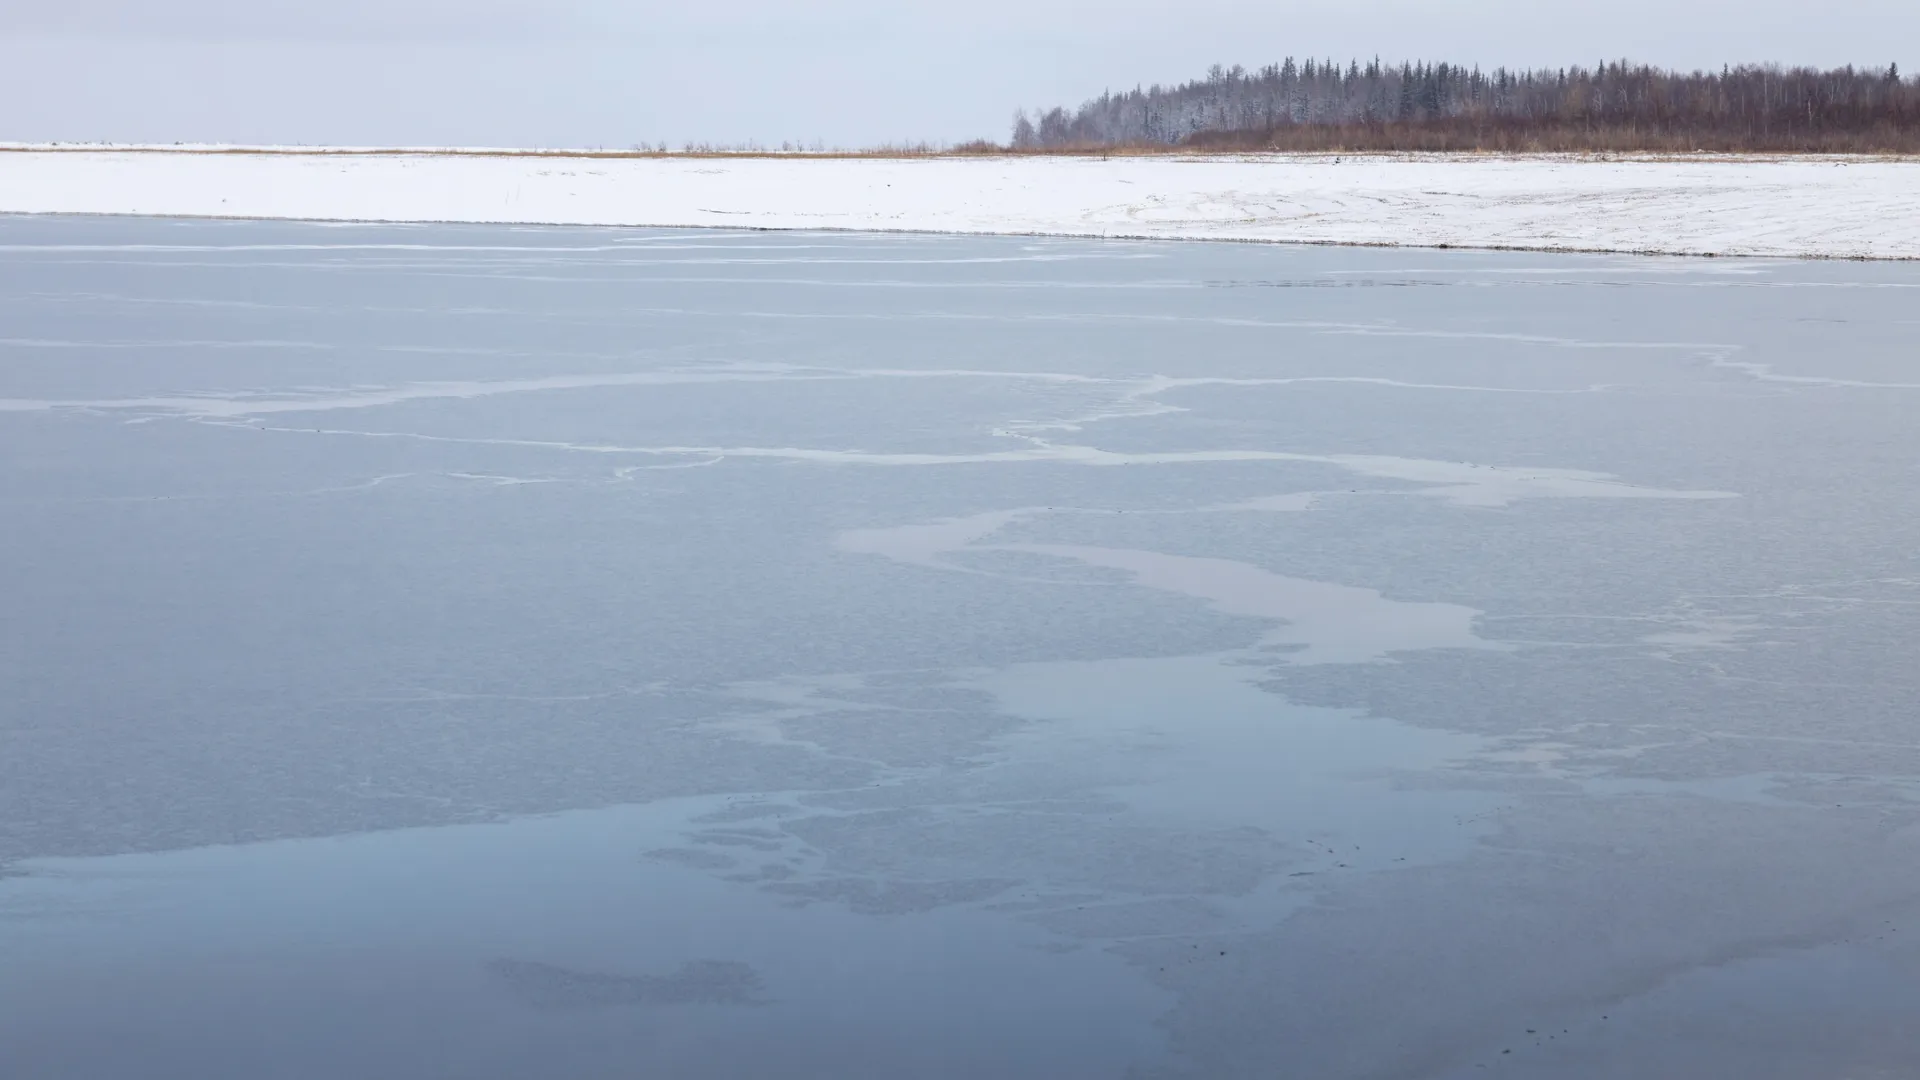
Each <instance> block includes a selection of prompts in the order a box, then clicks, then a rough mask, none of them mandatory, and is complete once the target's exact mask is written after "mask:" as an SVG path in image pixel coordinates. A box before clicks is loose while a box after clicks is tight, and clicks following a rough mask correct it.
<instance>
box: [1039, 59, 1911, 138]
mask: <svg viewBox="0 0 1920 1080" xmlns="http://www.w3.org/2000/svg"><path fill="white" fill-rule="evenodd" d="M1012 145H1013V148H1014V149H1016V150H1030V151H1032V150H1037V151H1047V150H1054V151H1059V150H1087V149H1102V148H1116V147H1135V148H1141V149H1149V148H1156V147H1158V148H1168V147H1191V148H1195V149H1214V150H1260V149H1272V150H1318V151H1339V150H1512V151H1556V150H1560V151H1583V150H1603V151H1604V150H1619V151H1630V150H1649V151H1673V152H1686V151H1693V150H1709V151H1756V152H1789V153H1793V152H1803V153H1804V152H1812V153H1820V152H1829V153H1849V152H1907V153H1913V152H1920V79H1913V78H1902V77H1901V75H1900V71H1899V68H1898V66H1897V65H1889V66H1887V67H1885V68H1882V69H1879V70H1861V69H1856V68H1853V67H1844V68H1835V69H1832V70H1828V71H1821V70H1816V69H1813V68H1804V67H1796V68H1783V67H1780V66H1778V65H1771V64H1768V65H1744V66H1740V67H1727V68H1723V69H1722V70H1720V71H1719V72H1717V73H1715V72H1704V71H1694V72H1677V71H1665V70H1661V69H1658V68H1654V67H1650V66H1648V65H1645V64H1629V63H1626V62H1619V63H1602V64H1600V65H1599V66H1598V67H1594V68H1583V67H1570V68H1560V69H1542V70H1536V71H1513V70H1509V69H1506V68H1495V69H1494V70H1492V71H1482V70H1480V68H1478V67H1472V68H1468V67H1464V66H1460V65H1454V64H1444V63H1434V64H1429V63H1404V64H1400V65H1398V66H1394V65H1391V64H1382V63H1381V62H1380V60H1379V59H1378V58H1375V59H1374V60H1373V61H1372V62H1371V63H1367V64H1362V63H1360V62H1359V61H1357V60H1354V61H1349V62H1348V63H1347V64H1345V65H1344V66H1343V65H1341V64H1339V63H1337V62H1334V61H1314V60H1307V61H1305V62H1304V63H1295V62H1294V60H1293V59H1292V58H1291V57H1289V58H1288V59H1287V60H1286V61H1285V62H1283V63H1279V64H1272V65H1269V66H1267V67H1264V68H1261V69H1259V70H1257V71H1247V70H1246V69H1244V68H1241V67H1237V66H1236V67H1233V68H1222V67H1219V66H1217V65H1216V66H1215V67H1214V68H1213V69H1212V70H1211V71H1209V72H1208V73H1207V77H1206V78H1204V79H1199V80H1196V81H1193V82H1189V83H1184V84H1181V85H1179V86H1170V87H1163V86H1153V87H1149V88H1147V89H1144V90H1143V89H1140V88H1137V87H1136V88H1135V89H1133V90H1131V91H1128V92H1126V93H1121V94H1115V93H1105V94H1102V95H1100V96H1099V97H1097V98H1094V99H1093V100H1091V101H1088V102H1086V103H1085V104H1083V105H1081V106H1080V107H1079V108H1078V109H1075V110H1072V111H1068V110H1066V109H1064V108H1053V109H1048V110H1046V111H1044V112H1041V113H1039V114H1038V115H1037V116H1033V117H1029V116H1028V115H1026V114H1025V113H1024V112H1022V113H1020V114H1017V115H1016V116H1015V118H1014V124H1013V140H1012Z"/></svg>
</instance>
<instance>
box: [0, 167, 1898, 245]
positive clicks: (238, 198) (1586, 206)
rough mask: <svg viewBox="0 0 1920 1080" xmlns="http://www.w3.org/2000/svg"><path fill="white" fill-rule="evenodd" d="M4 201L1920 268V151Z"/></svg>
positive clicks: (410, 182)
mask: <svg viewBox="0 0 1920 1080" xmlns="http://www.w3.org/2000/svg"><path fill="white" fill-rule="evenodd" d="M5 149H6V150H7V152H0V212H11V213H70V214H147V215H167V216H212V217H243V218H303V219H315V220H358V221H458V222H496V223H501V222H504V223H549V224H573V225H648V226H725V227H734V228H739V227H748V228H759V229H857V230H897V231H913V232H947V233H1030V234H1052V235H1070V236H1113V237H1142V238H1185V239H1212V240H1257V241H1276V242H1291V243H1315V244H1378V245H1406V246H1417V247H1442V246H1445V247H1471V248H1529V249H1542V250H1565V251H1619V252H1647V253H1662V254H1689V255H1757V256H1817V257H1828V258H1873V259H1912V258H1920V161H1915V160H1894V159H1867V160H1848V159H1840V158H1798V159H1777V158H1776V159H1766V158H1728V157H1707V156H1704V155H1703V156H1702V157H1700V158H1698V159H1684V160H1676V159H1672V158H1665V159H1654V158H1647V159H1638V160H1636V159H1627V160H1606V161H1602V160H1586V159H1577V158H1569V157H1525V158H1492V157H1488V158H1437V157H1428V156H1413V157H1384V156H1371V157H1351V156H1349V157H1344V158H1332V157H1300V156H1238V157H1204V158H1202V157H1148V158H1143V157H1125V158H1113V159H1105V160H1102V159H1093V158H919V159H914V158H899V159H893V158H792V157H789V158H782V157H777V156H769V157H758V158H752V157H742V158H700V157H680V158H635V157H618V156H593V155H588V154H577V155H567V154H559V153H496V154H486V153H473V152H454V151H420V152H417V153H416V152H409V153H395V154H380V155H364V154H361V155H349V154H342V153H338V152H325V151H315V152H300V153H289V152H284V151H282V152H274V153H260V152H251V153H248V152H226V153H205V152H182V151H154V150H144V151H138V152H134V151H128V150H84V151H76V150H70V149H63V150H57V151H56V150H48V149H45V148H21V147H10V148H5Z"/></svg>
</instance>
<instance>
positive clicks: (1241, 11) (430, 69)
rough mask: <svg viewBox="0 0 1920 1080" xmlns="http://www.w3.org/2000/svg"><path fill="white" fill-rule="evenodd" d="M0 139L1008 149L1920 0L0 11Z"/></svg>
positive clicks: (1662, 50)
mask: <svg viewBox="0 0 1920 1080" xmlns="http://www.w3.org/2000/svg"><path fill="white" fill-rule="evenodd" d="M0 16H3V17H0V139H10V140H13V139H17V140H32V141H82V140H113V141H147V142H174V141H210V142H248V143H260V142H276V143H332V144H360V145H366V144H378V145H403V144H404V145H450V144H458V145H494V146H628V145H632V144H634V143H636V142H642V141H644V142H648V143H653V142H657V141H660V140H666V141H668V142H670V143H673V144H675V145H678V144H680V143H683V142H685V141H688V140H706V141H714V142H740V141H746V140H758V141H760V142H762V143H773V144H777V143H779V142H781V141H782V140H788V139H791V140H796V141H803V142H812V141H814V140H822V141H824V142H826V143H829V144H835V145H846V146H853V145H870V144H874V143H878V142H883V141H908V140H918V139H927V140H935V141H957V140H961V139H966V138H970V137H976V136H986V137H992V138H996V139H998V138H1004V137H1005V134H1006V128H1007V124H1008V118H1009V116H1010V115H1011V113H1012V112H1013V110H1014V109H1015V108H1016V107H1020V106H1029V107H1031V106H1036V105H1049V104H1072V103H1075V102H1078V101H1080V100H1081V99H1083V98H1086V97H1089V96H1092V95H1095V94H1098V93H1099V92H1100V91H1101V90H1102V89H1104V88H1106V87H1110V86H1111V87H1115V88H1120V87H1130V86H1132V85H1133V84H1135V83H1136V82H1138V83H1151V82H1155V81H1163V82H1173V81H1179V80H1182V79H1186V78H1191V77H1195V76H1198V75H1200V74H1202V73H1203V72H1204V71H1205V69H1206V67H1207V65H1209V64H1212V63H1225V64H1234V63H1241V64H1246V65H1247V66H1249V67H1252V66H1256V65H1259V64H1262V63H1266V62H1268V61H1272V60H1277V59H1279V58H1280V57H1282V56H1285V55H1289V54H1291V55H1295V56H1306V55H1314V56H1332V57H1336V58H1341V59H1345V58H1347V57H1351V56H1361V57H1365V56H1371V55H1373V54H1376V53H1377V54H1379V55H1380V56H1382V57H1383V58H1386V59H1388V60H1398V59H1402V58H1408V57H1424V58H1428V59H1436V60H1438V59H1444V60H1448V61H1450V62H1462V63H1480V64H1483V65H1487V66H1493V65H1496V64H1503V63H1504V64H1509V65H1516V66H1536V65H1558V64H1565V63H1574V62H1583V63H1592V62H1593V61H1595V60H1597V59H1599V58H1600V57H1602V56H1605V57H1609V58H1615V57H1621V56H1626V57H1631V58H1634V59H1638V60H1646V61H1649V62H1653V63H1658V64H1663V65H1672V66H1680V67H1696V66H1705V67H1719V66H1720V65H1721V64H1722V63H1726V62H1740V61H1748V60H1778V61H1782V62H1788V63H1812V64H1821V65H1833V64H1845V63H1853V64H1859V65H1872V66H1876V67H1877V66H1884V65H1885V64H1886V63H1888V62H1889V61H1898V62H1900V63H1901V66H1902V68H1904V69H1911V70H1915V71H1920V0H1828V2H1825V3H1821V4H1818V5H1809V4H1807V3H1806V2H1805V0H1611V2H1609V3H1606V4H1597V3H1591V2H1579V3H1568V2H1564V0H1558V2H1550V0H1525V2H1521V0H1450V2H1447V3H1438V2H1434V0H1313V2H1303V0H1157V2H1149V0H971V2H965V0H963V2H953V0H948V2H945V3H940V4H925V5H917V4H913V3H907V2H887V0H808V2H799V0H708V2H705V3H702V2H698V0H679V2H674V3H666V2H661V0H0Z"/></svg>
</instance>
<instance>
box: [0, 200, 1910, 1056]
mask: <svg viewBox="0 0 1920 1080" xmlns="http://www.w3.org/2000/svg"><path fill="white" fill-rule="evenodd" d="M1917 416H1920V264H1856V263H1805V262H1786V261H1780V262H1769V261H1752V260H1666V259H1654V258H1633V257H1615V256H1576V255H1542V254H1493V253H1482V254H1472V253H1464V252H1457V251H1454V252H1446V251H1426V252H1421V251H1385V250H1356V249H1312V248H1286V247H1273V246H1265V245H1257V246H1256V245H1235V244H1208V243H1170V242H1162V243H1146V242H1097V241H1078V240H1032V239H1015V238H952V237H948V238H934V237H903V236H890V237H889V236H862V235H851V234H804V233H801V234H766V233H748V232H742V233H729V232H699V231H661V230H651V231H637V230H612V229H584V228H582V229H564V228H551V229H540V228H512V227H488V226H416V227H406V226H318V225H303V224H294V223H277V224H263V223H242V222H193V221H166V220H134V219H114V218H64V219H63V218H33V217H13V218H0V597H4V610H5V618H4V620H0V682H3V684H4V693H3V694H0V1075H3V1076H6V1077H8V1078H9V1080H15V1078H18V1080H41V1078H47V1080H53V1078H59V1080H74V1078H81V1080H91V1078H117V1077H125V1076H136V1075H137V1076H141V1077H148V1078H168V1080H172V1078H180V1080H188V1078H191V1080H228V1078H232V1080H255V1078H262V1077H274V1078H285V1080H323V1078H324V1080H332V1078H337V1077H347V1076H351V1077H356V1078H367V1080H388V1078H391V1080H414V1078H423V1077H462V1078H472V1080H496V1078H497V1080H507V1078H520V1077H540V1078H543V1080H548V1078H550V1080H576V1078H581V1080H584V1078H593V1080H600V1078H615V1077H619V1078H631V1077H643V1076H644V1077H673V1078H676V1080H680V1078H695V1080H697V1078H709V1077H711V1078H733V1077H749V1076H751V1077H770V1078H776V1077H777V1078H787V1077H793V1078H808V1080H813V1078H818V1080H841V1078H850V1077H875V1078H887V1080H894V1078H927V1080H935V1078H938V1080H947V1078H952V1080H962V1078H978V1077H1004V1078H1016V1080H1024V1078H1033V1080H1074V1078H1115V1080H1119V1078H1122V1077H1135V1078H1149V1077H1150V1078H1163V1077H1164V1078H1171V1077H1192V1078H1196V1080H1198V1078H1207V1080H1213V1078H1238V1077H1263V1078H1267V1077H1276V1076H1278V1077H1312V1078H1316V1080H1320V1078H1408V1080H1415V1078H1417V1080H1458V1078H1464V1077H1478V1076H1486V1075H1509V1076H1516V1077H1520V1076H1549V1075H1550V1076H1554V1077H1570V1078H1578V1080H1588V1078H1603V1077H1604V1078H1628V1077H1646V1076H1696V1077H1718V1076H1728V1077H1734V1076H1738V1077H1742V1078H1773V1077H1778V1078H1782V1080H1785V1078H1802V1077H1807V1076H1813V1075H1820V1076H1835V1077H1839V1076H1846V1077H1860V1078H1865V1077H1883V1076H1884V1077H1892V1076H1906V1075H1911V1074H1912V1073H1914V1072H1915V1071H1920V1024H1915V1023H1914V1022H1913V1017H1914V1016H1915V1015H1920V664H1916V663H1915V662H1914V655H1915V650H1916V647H1917V643H1920V426H1917V425H1916V423H1915V419H1916V417H1917Z"/></svg>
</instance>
